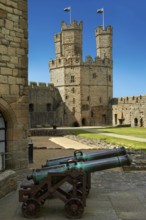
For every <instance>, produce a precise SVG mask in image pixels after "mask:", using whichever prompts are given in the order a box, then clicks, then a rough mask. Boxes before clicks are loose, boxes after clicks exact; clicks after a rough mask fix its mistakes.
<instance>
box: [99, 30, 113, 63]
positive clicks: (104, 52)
mask: <svg viewBox="0 0 146 220" xmlns="http://www.w3.org/2000/svg"><path fill="white" fill-rule="evenodd" d="M95 36H96V54H97V57H99V58H101V59H104V58H108V59H110V60H112V27H111V26H107V27H106V28H105V29H104V30H103V27H102V26H100V27H99V28H98V29H96V30H95Z"/></svg>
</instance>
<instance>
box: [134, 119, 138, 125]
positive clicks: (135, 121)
mask: <svg viewBox="0 0 146 220" xmlns="http://www.w3.org/2000/svg"><path fill="white" fill-rule="evenodd" d="M134 126H135V127H137V126H138V119H137V118H134Z"/></svg>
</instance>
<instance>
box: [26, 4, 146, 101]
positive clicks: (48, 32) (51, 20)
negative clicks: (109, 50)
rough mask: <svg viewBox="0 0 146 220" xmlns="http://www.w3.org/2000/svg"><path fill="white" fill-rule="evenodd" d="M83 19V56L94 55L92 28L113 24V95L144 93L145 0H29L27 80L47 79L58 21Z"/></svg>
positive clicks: (145, 82) (145, 72) (145, 80)
mask: <svg viewBox="0 0 146 220" xmlns="http://www.w3.org/2000/svg"><path fill="white" fill-rule="evenodd" d="M69 6H71V9H72V20H77V21H83V60H84V58H85V57H86V56H88V55H90V56H92V57H93V58H95V56H96V49H95V48H96V46H95V35H94V31H95V29H96V28H97V27H98V26H99V25H102V15H101V14H97V13H96V11H97V9H100V8H104V11H105V26H107V25H111V26H112V27H113V64H114V69H113V79H114V89H113V96H114V97H122V96H133V95H135V96H137V95H144V94H146V23H145V20H146V12H145V11H146V0H28V10H29V13H28V18H29V20H28V25H29V69H28V70H29V81H36V82H47V83H48V82H50V76H49V68H48V62H49V60H50V59H55V48H54V39H53V36H54V34H56V33H58V32H60V31H61V21H63V20H64V21H65V22H66V23H67V24H69V13H67V12H64V8H65V7H69Z"/></svg>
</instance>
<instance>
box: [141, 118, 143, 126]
mask: <svg viewBox="0 0 146 220" xmlns="http://www.w3.org/2000/svg"><path fill="white" fill-rule="evenodd" d="M140 127H143V119H142V118H141V119H140Z"/></svg>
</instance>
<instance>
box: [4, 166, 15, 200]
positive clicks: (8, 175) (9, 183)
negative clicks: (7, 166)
mask: <svg viewBox="0 0 146 220" xmlns="http://www.w3.org/2000/svg"><path fill="white" fill-rule="evenodd" d="M16 189H17V181H16V172H14V171H12V170H6V171H4V172H2V173H0V198H2V197H4V196H5V195H6V194H8V193H10V192H11V191H13V190H16Z"/></svg>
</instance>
